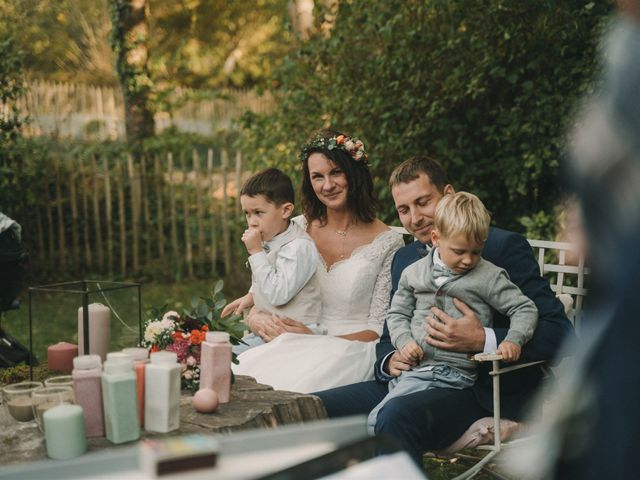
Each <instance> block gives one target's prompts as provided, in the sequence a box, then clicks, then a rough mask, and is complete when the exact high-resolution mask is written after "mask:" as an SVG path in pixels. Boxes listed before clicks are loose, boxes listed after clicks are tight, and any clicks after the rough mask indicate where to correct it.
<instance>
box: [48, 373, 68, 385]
mask: <svg viewBox="0 0 640 480" xmlns="http://www.w3.org/2000/svg"><path fill="white" fill-rule="evenodd" d="M44 386H45V387H72V386H73V380H72V379H71V375H59V376H57V377H51V378H47V379H46V380H45V381H44Z"/></svg>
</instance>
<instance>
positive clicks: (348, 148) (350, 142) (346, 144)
mask: <svg viewBox="0 0 640 480" xmlns="http://www.w3.org/2000/svg"><path fill="white" fill-rule="evenodd" d="M355 146H356V145H355V143H353V140H347V141H346V142H344V149H345V150H346V151H347V152H350V151H352V150H353V149H354V148H355Z"/></svg>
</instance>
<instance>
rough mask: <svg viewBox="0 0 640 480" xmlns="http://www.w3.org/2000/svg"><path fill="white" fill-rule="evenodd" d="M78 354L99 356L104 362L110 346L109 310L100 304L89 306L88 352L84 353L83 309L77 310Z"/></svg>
mask: <svg viewBox="0 0 640 480" xmlns="http://www.w3.org/2000/svg"><path fill="white" fill-rule="evenodd" d="M78 345H79V354H80V355H88V354H95V355H100V359H101V360H102V361H103V362H104V361H105V359H106V358H107V352H108V351H109V346H110V345H111V310H110V309H109V307H105V306H104V305H102V304H101V303H91V304H89V351H88V352H85V351H84V322H83V308H82V307H80V308H79V309H78Z"/></svg>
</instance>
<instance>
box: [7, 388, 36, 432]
mask: <svg viewBox="0 0 640 480" xmlns="http://www.w3.org/2000/svg"><path fill="white" fill-rule="evenodd" d="M38 387H42V383H40V382H20V383H14V384H11V385H7V386H5V387H4V388H3V389H2V398H3V403H4V404H5V406H6V407H7V411H8V412H9V415H11V416H12V417H13V418H14V420H17V421H18V422H28V421H30V420H33V400H32V399H31V392H33V391H34V390H35V389H37V388H38Z"/></svg>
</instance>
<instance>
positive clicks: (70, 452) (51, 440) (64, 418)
mask: <svg viewBox="0 0 640 480" xmlns="http://www.w3.org/2000/svg"><path fill="white" fill-rule="evenodd" d="M42 419H43V422H44V437H45V440H46V443H47V456H49V458H53V459H56V460H66V459H69V458H75V457H78V456H80V455H82V454H83V453H84V452H86V451H87V439H86V437H85V435H84V415H83V413H82V407H81V406H80V405H58V406H57V407H53V408H50V409H49V410H47V411H46V412H44V414H43V415H42Z"/></svg>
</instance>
